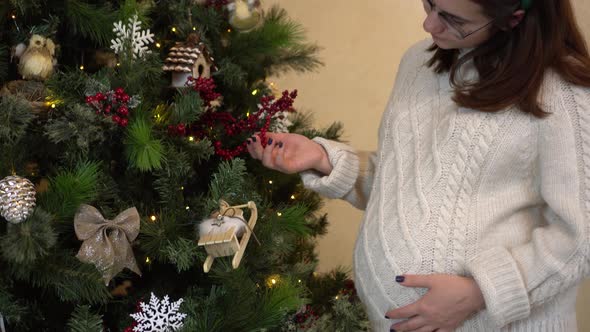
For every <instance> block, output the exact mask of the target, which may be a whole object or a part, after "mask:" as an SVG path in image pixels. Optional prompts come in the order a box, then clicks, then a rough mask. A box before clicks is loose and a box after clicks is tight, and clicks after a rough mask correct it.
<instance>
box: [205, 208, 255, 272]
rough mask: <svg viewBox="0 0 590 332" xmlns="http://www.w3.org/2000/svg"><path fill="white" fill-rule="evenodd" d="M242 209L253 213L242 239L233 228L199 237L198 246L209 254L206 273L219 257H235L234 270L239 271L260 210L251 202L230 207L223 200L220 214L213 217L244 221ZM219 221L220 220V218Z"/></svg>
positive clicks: (233, 261)
mask: <svg viewBox="0 0 590 332" xmlns="http://www.w3.org/2000/svg"><path fill="white" fill-rule="evenodd" d="M241 208H249V209H250V212H251V214H250V220H249V221H248V223H247V224H246V226H247V227H246V230H245V232H244V234H243V235H242V237H241V239H238V236H237V234H236V231H237V230H236V227H232V228H230V229H229V230H227V231H226V232H222V233H215V234H203V235H201V236H200V237H199V243H198V245H199V246H204V247H205V250H206V251H207V254H208V255H207V259H206V260H205V263H204V264H203V270H204V271H205V273H207V272H209V271H210V270H211V266H212V265H213V261H214V260H215V258H217V257H226V256H232V255H233V256H234V258H233V260H232V266H233V268H234V269H237V268H238V266H240V261H241V260H242V257H243V256H244V252H245V251H246V246H247V245H248V242H249V241H250V236H251V235H252V231H253V229H254V226H255V225H256V220H257V219H258V210H257V208H256V204H255V203H254V202H252V201H250V202H248V204H244V205H236V206H229V204H228V203H227V202H225V201H223V200H221V201H220V206H219V212H216V213H215V214H213V215H212V217H213V218H217V217H218V216H221V219H223V216H227V217H235V218H239V219H242V220H244V218H243V215H244V212H243V211H242V210H241ZM218 220H220V219H219V218H218ZM244 223H245V221H244Z"/></svg>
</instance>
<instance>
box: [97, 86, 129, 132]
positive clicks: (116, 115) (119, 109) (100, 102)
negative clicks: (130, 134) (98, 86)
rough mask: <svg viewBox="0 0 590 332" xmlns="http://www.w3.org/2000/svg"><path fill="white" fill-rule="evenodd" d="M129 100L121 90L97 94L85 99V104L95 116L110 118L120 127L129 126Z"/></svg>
mask: <svg viewBox="0 0 590 332" xmlns="http://www.w3.org/2000/svg"><path fill="white" fill-rule="evenodd" d="M130 99H131V98H130V97H129V95H128V94H127V93H125V90H123V88H116V89H115V91H108V92H107V93H102V92H98V93H96V94H95V95H92V96H87V97H86V104H88V105H90V106H92V107H93V108H94V109H95V110H96V114H102V115H104V116H111V118H112V119H113V121H114V122H115V123H116V124H118V125H119V126H121V127H126V126H127V125H128V124H129V118H128V117H129V100H130Z"/></svg>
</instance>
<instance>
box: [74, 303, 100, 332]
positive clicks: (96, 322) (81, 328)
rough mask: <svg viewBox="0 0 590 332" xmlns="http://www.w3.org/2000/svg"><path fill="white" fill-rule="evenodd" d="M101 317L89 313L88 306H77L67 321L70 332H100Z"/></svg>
mask: <svg viewBox="0 0 590 332" xmlns="http://www.w3.org/2000/svg"><path fill="white" fill-rule="evenodd" d="M102 325H103V322H102V316H100V315H97V314H93V313H92V312H90V306H87V305H83V306H77V307H76V309H75V310H74V312H73V313H72V317H71V318H70V319H69V320H68V329H69V331H70V332H102V331H103V326H102Z"/></svg>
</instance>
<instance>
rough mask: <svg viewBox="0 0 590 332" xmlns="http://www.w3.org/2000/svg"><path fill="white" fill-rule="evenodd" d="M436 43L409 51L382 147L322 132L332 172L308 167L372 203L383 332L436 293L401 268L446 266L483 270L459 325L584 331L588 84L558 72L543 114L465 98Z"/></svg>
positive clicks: (369, 260)
mask: <svg viewBox="0 0 590 332" xmlns="http://www.w3.org/2000/svg"><path fill="white" fill-rule="evenodd" d="M431 44H432V41H431V40H425V41H423V42H420V43H418V44H416V45H415V46H413V47H412V48H411V49H410V50H408V52H407V53H406V54H405V55H404V58H403V59H402V62H401V64H400V68H399V71H398V76H397V79H396V83H395V86H394V89H393V92H392V94H391V97H390V99H389V102H388V105H387V107H386V109H385V112H384V114H383V117H382V120H381V125H380V129H379V146H378V150H377V151H376V152H374V153H360V152H356V151H355V150H354V149H352V148H351V147H348V146H346V145H344V144H341V143H336V142H332V141H328V140H325V139H321V138H316V139H314V140H315V141H316V142H318V143H319V144H321V145H322V146H323V147H324V149H325V150H326V151H327V153H328V155H329V157H330V162H331V163H332V165H333V167H334V169H333V171H332V173H331V174H330V175H329V176H322V175H320V174H318V173H315V172H309V171H308V172H303V173H302V174H301V177H302V179H303V182H304V184H305V186H306V187H307V188H309V189H312V190H314V191H316V192H319V193H321V194H322V195H325V196H327V197H330V198H341V199H345V200H347V201H349V202H350V203H351V204H353V205H354V206H356V207H358V208H361V209H364V210H365V214H364V218H363V222H362V225H361V228H360V233H359V236H358V239H357V242H356V246H355V252H354V272H355V282H356V287H357V290H358V293H359V296H360V297H361V299H362V301H363V303H364V304H365V305H366V308H367V311H368V314H369V317H370V320H371V323H372V326H373V330H374V331H376V332H384V331H389V328H390V326H391V325H392V324H393V323H395V321H393V320H388V319H385V316H384V315H385V312H387V311H389V310H391V309H394V308H398V307H401V306H405V305H408V304H410V303H412V302H415V301H416V300H418V299H419V298H420V297H421V296H422V295H423V294H424V293H425V290H423V289H415V288H405V287H402V286H400V285H398V284H397V283H396V282H395V276H396V275H401V274H406V273H407V274H433V273H445V274H454V275H461V276H472V277H474V278H475V280H476V281H477V283H478V285H479V286H480V288H481V290H482V293H483V295H484V298H485V302H486V309H485V310H483V311H481V312H480V313H478V314H477V315H476V316H474V317H473V318H472V319H470V320H468V321H466V322H465V323H464V325H463V326H462V327H461V328H460V329H459V330H458V331H535V332H541V331H555V332H558V331H576V330H577V327H576V316H575V302H576V292H577V287H578V284H579V282H580V281H581V280H582V279H583V278H584V277H586V276H588V275H589V271H590V256H589V252H590V238H589V235H590V222H589V219H588V218H589V213H590V199H589V196H590V89H587V88H581V87H578V86H574V85H571V84H569V83H567V82H565V81H564V80H563V79H561V78H560V77H559V76H558V75H557V74H555V73H554V72H548V73H547V74H546V78H545V82H544V84H543V87H542V93H541V99H540V100H541V104H542V107H543V109H544V110H545V111H548V112H551V113H552V114H551V115H550V116H549V117H547V118H545V119H538V118H535V117H534V116H532V115H529V114H526V113H524V112H522V111H520V110H519V109H517V108H516V107H511V108H509V109H506V110H503V111H501V112H498V113H484V112H480V111H475V110H471V109H465V108H461V107H458V106H457V105H456V104H455V103H454V102H453V101H452V100H451V98H452V88H451V86H450V83H449V74H448V73H446V74H436V73H434V71H433V70H432V69H430V68H428V67H427V66H426V65H425V63H426V62H427V61H428V59H430V57H431V55H432V53H429V52H427V51H426V49H427V48H428V47H429V46H430V45H431ZM473 72H474V70H473V68H471V70H469V68H468V69H467V70H466V71H465V73H464V74H465V75H473ZM466 77H467V78H469V76H466ZM341 227H343V226H341Z"/></svg>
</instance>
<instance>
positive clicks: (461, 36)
mask: <svg viewBox="0 0 590 332" xmlns="http://www.w3.org/2000/svg"><path fill="white" fill-rule="evenodd" d="M422 2H425V3H426V4H428V6H429V7H430V10H427V13H428V14H430V13H431V12H433V11H434V12H436V15H437V16H438V17H439V18H440V19H441V21H442V22H443V23H444V25H445V26H446V27H447V29H451V30H452V31H455V32H456V33H457V34H458V35H455V37H459V39H461V40H464V39H466V38H467V37H469V36H471V35H473V34H475V33H477V32H479V31H481V30H483V29H485V28H487V27H489V26H490V25H492V23H494V21H496V19H493V20H491V21H489V22H488V23H486V24H485V25H484V26H482V27H479V28H477V29H475V30H473V31H471V32H469V33H466V34H465V33H463V32H461V31H460V30H459V28H458V27H456V26H454V25H453V23H451V22H450V21H448V19H447V18H446V17H445V16H441V15H440V12H438V11H437V10H435V9H436V4H435V3H434V2H433V0H422Z"/></svg>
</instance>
